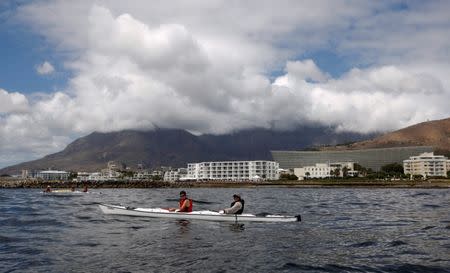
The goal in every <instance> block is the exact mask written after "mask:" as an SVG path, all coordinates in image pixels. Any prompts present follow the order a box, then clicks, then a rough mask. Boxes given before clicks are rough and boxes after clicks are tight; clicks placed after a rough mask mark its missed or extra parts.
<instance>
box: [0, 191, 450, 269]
mask: <svg viewBox="0 0 450 273" xmlns="http://www.w3.org/2000/svg"><path fill="white" fill-rule="evenodd" d="M179 190H180V189H93V190H92V191H91V193H89V194H82V195H80V196H73V197H60V196H46V195H43V194H42V193H41V192H40V191H38V190H35V189H2V190H0V212H1V213H0V272H450V190H449V189H371V188H364V189H361V188H358V189H327V188H307V189H305V188H236V189H228V188H226V189H225V188H224V189H216V188H195V189H187V191H188V194H189V195H190V196H191V197H192V198H194V199H196V200H199V201H200V202H197V203H195V205H194V209H212V210H218V209H221V208H223V207H225V206H226V205H228V204H229V203H230V202H231V201H232V194H233V193H241V194H242V196H243V198H244V199H245V200H246V206H245V208H246V212H248V213H261V212H270V213H280V214H289V215H296V214H301V215H302V222H297V223H242V224H239V225H235V224H230V223H219V222H208V221H178V220H168V219H145V218H134V217H127V216H111V215H104V214H102V212H101V211H100V209H99V207H98V203H112V204H123V205H129V206H136V207H170V206H172V207H174V206H176V205H177V204H176V198H177V197H178V192H179Z"/></svg>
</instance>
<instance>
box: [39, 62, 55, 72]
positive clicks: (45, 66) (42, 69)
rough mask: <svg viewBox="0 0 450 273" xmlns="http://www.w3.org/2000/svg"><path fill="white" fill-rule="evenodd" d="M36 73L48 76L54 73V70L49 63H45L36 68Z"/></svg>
mask: <svg viewBox="0 0 450 273" xmlns="http://www.w3.org/2000/svg"><path fill="white" fill-rule="evenodd" d="M36 72H37V73H38V74H39V75H49V74H52V73H53V72H55V68H54V67H53V65H52V64H51V63H49V62H47V61H45V62H43V63H42V64H40V65H38V66H37V67H36Z"/></svg>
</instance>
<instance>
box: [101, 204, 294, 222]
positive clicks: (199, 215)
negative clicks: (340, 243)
mask: <svg viewBox="0 0 450 273" xmlns="http://www.w3.org/2000/svg"><path fill="white" fill-rule="evenodd" d="M99 206H100V209H101V210H102V212H103V213H105V214H112V215H127V216H137V217H153V218H171V219H182V220H191V219H192V220H207V221H220V222H298V221H301V217H300V215H297V216H285V215H264V216H258V215H254V214H222V213H218V212H215V211H210V210H201V211H193V212H171V211H168V210H166V209H161V208H132V207H124V206H116V205H108V204H101V205H99Z"/></svg>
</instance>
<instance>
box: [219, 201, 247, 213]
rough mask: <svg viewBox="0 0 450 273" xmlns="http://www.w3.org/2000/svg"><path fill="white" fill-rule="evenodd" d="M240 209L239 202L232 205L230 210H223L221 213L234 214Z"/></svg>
mask: <svg viewBox="0 0 450 273" xmlns="http://www.w3.org/2000/svg"><path fill="white" fill-rule="evenodd" d="M241 208H242V204H241V202H236V203H234V205H233V206H232V207H231V208H228V209H224V210H223V211H224V212H225V213H226V214H235V213H236V212H238V210H240V209H241Z"/></svg>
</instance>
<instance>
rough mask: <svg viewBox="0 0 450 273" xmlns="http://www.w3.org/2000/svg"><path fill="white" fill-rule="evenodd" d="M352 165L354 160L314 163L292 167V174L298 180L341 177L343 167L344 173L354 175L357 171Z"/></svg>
mask: <svg viewBox="0 0 450 273" xmlns="http://www.w3.org/2000/svg"><path fill="white" fill-rule="evenodd" d="M354 166H355V162H333V163H316V164H315V165H313V166H304V167H301V168H294V174H295V175H296V176H297V177H298V179H299V180H304V179H305V178H327V177H333V176H339V177H343V176H344V168H345V171H346V175H348V176H356V175H357V174H358V172H357V171H355V169H354ZM336 170H337V171H336Z"/></svg>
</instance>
